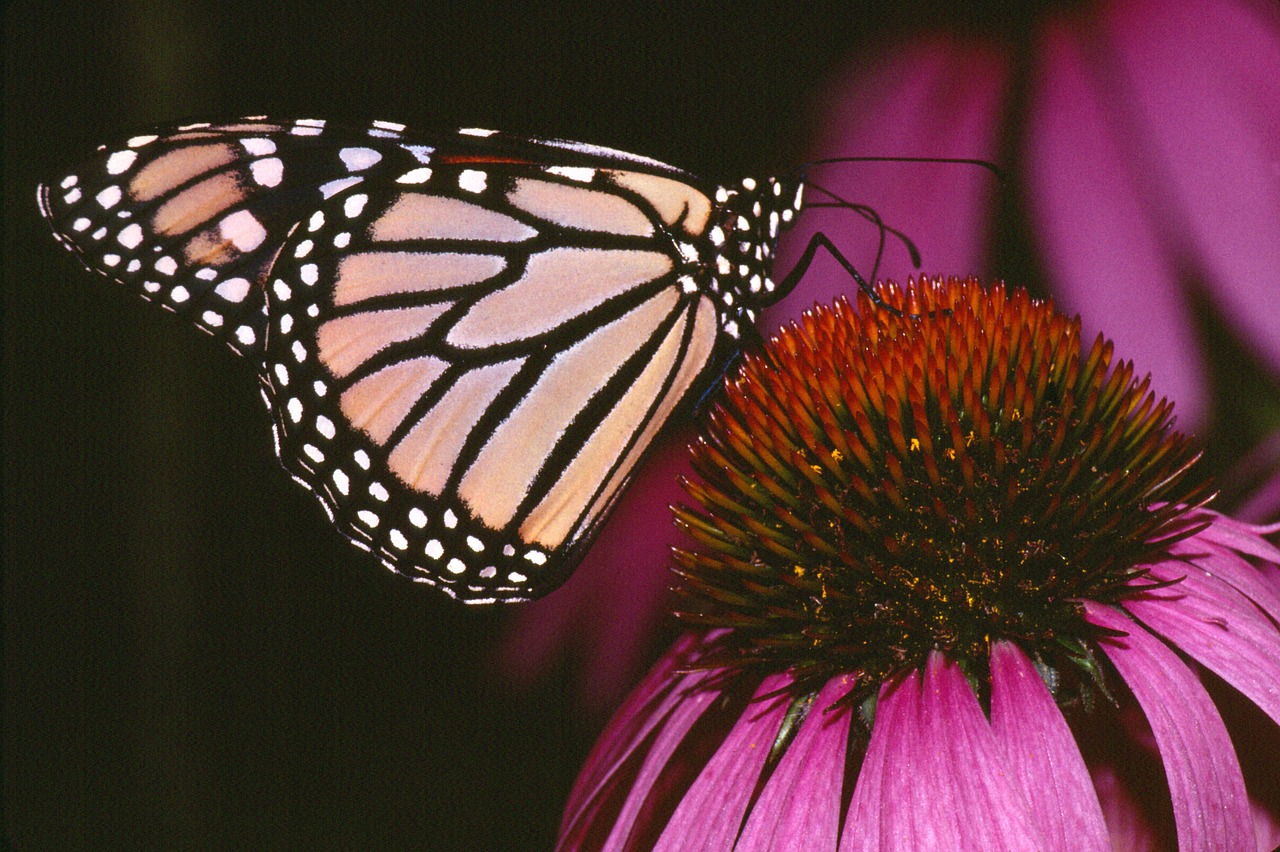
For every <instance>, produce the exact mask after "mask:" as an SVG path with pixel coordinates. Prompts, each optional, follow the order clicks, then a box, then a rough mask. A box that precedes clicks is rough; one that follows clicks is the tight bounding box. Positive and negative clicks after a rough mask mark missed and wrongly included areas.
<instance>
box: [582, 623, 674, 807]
mask: <svg viewBox="0 0 1280 852" xmlns="http://www.w3.org/2000/svg"><path fill="white" fill-rule="evenodd" d="M698 642H699V637H698V636H697V634H693V633H689V634H685V635H684V636H681V637H680V638H679V639H678V640H676V643H675V645H674V646H672V648H671V650H670V651H669V652H668V653H667V654H666V655H665V656H664V657H663V658H662V659H661V660H659V661H658V662H657V664H656V665H654V667H653V669H652V670H651V671H650V672H649V673H648V674H647V675H645V677H644V680H642V681H641V682H640V683H639V684H637V685H636V688H635V689H633V690H632V691H631V693H630V694H629V695H628V696H627V699H626V701H625V702H623V704H622V706H621V707H619V708H618V711H617V712H616V713H614V715H613V718H612V719H611V720H609V724H608V726H606V727H605V729H604V731H603V732H602V733H601V734H600V737H599V739H597V740H596V743H595V745H594V746H592V748H591V753H590V754H589V755H588V756H587V759H586V761H585V762H584V763H583V765H582V771H581V772H580V773H579V774H578V777H577V779H576V780H575V781H574V784H573V790H572V791H570V793H569V800H568V802H567V803H566V804H565V809H564V821H563V825H564V826H568V825H569V824H570V823H573V822H575V821H577V820H578V819H579V818H580V815H581V812H582V809H583V808H585V807H586V806H587V804H588V802H589V801H590V800H592V799H593V798H597V797H598V796H599V795H600V791H601V788H602V787H603V785H604V784H605V783H606V782H607V781H608V780H609V779H610V778H611V776H612V775H613V774H614V773H615V772H617V771H618V767H619V766H620V765H621V764H622V763H623V762H624V761H625V760H626V759H627V758H628V756H629V755H630V754H631V753H632V752H633V751H634V750H635V749H636V748H638V747H639V745H640V744H641V743H643V741H644V739H645V736H646V735H647V733H648V732H649V731H651V730H652V729H653V728H655V727H656V726H658V725H659V724H661V723H662V722H663V721H664V720H665V718H666V715H667V714H668V713H669V712H670V710H671V707H673V706H674V705H675V703H676V702H678V701H679V700H681V698H682V694H681V690H680V688H681V687H685V688H687V687H688V686H689V685H690V684H696V683H697V682H698V681H697V678H696V676H695V675H688V676H683V677H682V676H681V675H679V673H678V669H679V668H680V667H681V666H683V665H685V664H687V662H688V659H689V653H690V652H691V651H692V650H693V649H694V648H695V647H696V646H697V645H698ZM562 832H563V828H562Z"/></svg>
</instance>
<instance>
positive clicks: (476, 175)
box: [458, 169, 489, 192]
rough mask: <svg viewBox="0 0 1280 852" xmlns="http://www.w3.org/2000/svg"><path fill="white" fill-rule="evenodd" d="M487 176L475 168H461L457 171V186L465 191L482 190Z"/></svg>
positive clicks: (487, 179)
mask: <svg viewBox="0 0 1280 852" xmlns="http://www.w3.org/2000/svg"><path fill="white" fill-rule="evenodd" d="M488 181H489V176H488V175H486V174H485V173H484V172H482V171H479V170H477V169H463V170H462V171H461V172H459V173H458V186H460V187H461V188H463V189H465V190H467V192H484V188H485V185H486V184H487V183H488Z"/></svg>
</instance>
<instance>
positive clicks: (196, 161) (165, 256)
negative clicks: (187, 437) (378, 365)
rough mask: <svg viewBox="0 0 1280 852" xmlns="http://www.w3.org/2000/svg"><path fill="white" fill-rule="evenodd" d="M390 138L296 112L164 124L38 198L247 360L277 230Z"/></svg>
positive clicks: (366, 165)
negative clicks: (284, 117) (291, 116)
mask: <svg viewBox="0 0 1280 852" xmlns="http://www.w3.org/2000/svg"><path fill="white" fill-rule="evenodd" d="M397 136H398V133H397V131H396V130H395V126H393V125H375V126H373V127H370V128H368V129H367V130H350V129H337V130H331V129H328V128H326V127H325V126H324V122H321V121H307V120H303V121H293V122H276V121H270V120H268V119H242V120H239V121H236V122H232V123H227V124H194V125H187V126H185V127H181V128H176V129H175V128H170V129H169V130H168V131H167V132H163V133H148V134H140V135H136V136H133V137H131V138H130V139H128V140H126V141H125V142H123V143H121V144H119V145H115V146H110V147H103V148H102V149H100V150H99V154H98V156H97V157H96V158H94V159H93V160H91V161H90V162H88V163H86V164H85V165H84V166H83V167H82V168H81V169H79V170H78V171H77V172H76V173H75V174H72V175H68V176H66V177H64V178H63V179H61V180H60V181H57V182H54V183H51V184H47V185H44V186H41V187H40V204H41V208H42V210H43V211H44V214H45V216H46V217H47V218H48V220H49V222H50V224H51V225H52V226H53V229H54V232H55V233H56V234H57V235H58V237H59V239H61V240H62V242H63V243H64V244H65V245H66V246H67V247H68V248H70V249H71V250H72V251H73V252H74V253H75V254H76V255H77V256H78V257H79V258H80V259H81V260H82V261H83V262H84V264H85V265H86V266H88V267H89V268H90V269H92V270H94V271H97V272H100V273H102V274H104V275H107V276H109V277H111V278H115V279H117V280H119V281H122V282H124V283H125V284H126V285H127V286H128V287H130V288H131V289H133V290H134V291H136V292H137V293H138V294H139V295H141V296H142V297H144V298H146V299H148V300H150V301H154V302H157V303H159V304H160V305H162V306H164V307H166V308H168V309H170V310H172V311H174V312H176V313H178V314H179V315H182V316H184V317H186V318H187V319H189V320H190V321H191V322H192V323H193V324H194V325H196V326H197V327H198V328H201V329H203V330H205V331H207V332H209V333H211V334H213V335H214V336H216V337H219V338H221V339H222V340H224V341H225V342H226V343H227V344H228V345H229V346H230V347H231V348H232V349H233V350H235V351H236V352H238V353H240V354H243V355H246V356H249V357H251V358H255V359H256V358H258V357H260V356H261V350H262V343H263V326H264V324H265V321H266V320H265V316H264V314H263V308H264V298H263V292H262V287H263V283H264V282H265V280H266V277H267V273H268V271H269V269H270V267H271V263H272V262H273V261H274V259H275V256H276V252H277V251H279V249H280V244H281V243H282V242H283V240H284V238H285V236H286V235H287V234H288V232H289V230H290V229H291V228H292V227H293V226H294V224H295V223H297V222H298V220H299V219H301V218H302V217H303V216H304V215H305V214H306V213H307V212H308V211H309V210H310V209H312V208H314V207H315V206H316V205H318V204H319V203H320V202H321V201H322V200H323V198H324V195H325V193H327V192H333V191H336V190H337V189H338V188H339V187H341V186H343V185H346V184H348V183H351V182H358V181H361V180H363V179H364V177H365V176H367V175H368V174H369V173H371V172H373V171H374V170H375V168H376V166H377V164H378V162H379V161H380V160H381V159H382V157H383V154H384V153H385V152H386V151H387V150H393V149H397V147H398V146H396V145H395V144H394V142H393V140H395V139H396V138H397ZM379 149H382V150H379Z"/></svg>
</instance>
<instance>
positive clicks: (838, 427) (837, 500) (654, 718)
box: [560, 280, 1280, 852]
mask: <svg viewBox="0 0 1280 852" xmlns="http://www.w3.org/2000/svg"><path fill="white" fill-rule="evenodd" d="M909 293H910V297H909V298H910V301H900V302H898V303H897V304H898V306H899V308H902V307H904V306H905V305H907V304H910V305H912V306H916V307H915V310H916V312H918V314H920V315H922V316H923V318H921V316H910V315H905V313H906V312H905V311H904V312H903V314H900V315H891V314H890V313H889V312H886V311H876V310H874V309H873V308H872V306H871V303H870V301H869V300H867V299H865V298H864V299H862V306H861V310H860V311H855V310H853V309H852V308H850V307H849V306H848V305H847V304H843V305H841V304H837V306H836V307H835V308H834V309H825V308H823V309H818V310H815V312H813V313H811V314H810V315H808V316H806V317H804V318H803V321H802V323H801V324H800V325H799V326H797V327H792V328H789V329H787V330H786V331H784V332H783V336H782V339H781V340H780V341H779V342H777V344H776V345H773V346H771V349H770V353H769V355H768V356H767V357H763V358H759V359H753V360H751V361H749V362H748V363H747V364H746V365H744V367H743V368H742V369H741V371H739V372H738V373H737V374H736V375H735V378H734V380H733V382H732V385H731V389H730V390H729V392H728V393H727V394H726V395H725V398H724V399H723V400H722V401H721V403H720V404H719V405H718V406H717V408H716V410H715V412H714V414H713V415H712V417H711V418H710V419H709V425H708V427H707V430H706V433H705V435H704V436H703V438H702V439H701V441H700V442H699V444H698V445H697V450H696V451H695V454H694V465H693V466H694V469H695V471H696V472H697V474H698V475H699V477H700V479H699V480H698V481H696V482H693V483H691V484H690V486H689V493H690V495H691V497H692V498H693V499H694V500H695V501H696V503H697V504H698V508H697V509H682V510H681V511H680V512H679V513H678V515H679V517H680V519H681V522H682V524H683V525H684V526H685V528H686V529H688V530H689V531H690V532H691V534H693V535H694V537H695V538H696V539H697V541H698V543H699V546H698V550H696V551H688V552H683V553H680V554H678V555H677V561H678V564H679V566H680V571H681V575H682V577H683V578H684V582H683V585H682V591H681V596H680V601H681V603H680V611H681V614H682V617H683V618H684V619H685V620H686V621H687V622H688V623H691V624H694V625H699V630H698V631H696V632H692V633H688V634H686V635H685V636H683V637H682V638H681V639H679V640H678V641H677V642H676V643H675V645H674V646H673V648H672V649H671V651H670V652H669V653H668V654H667V655H666V656H665V657H664V658H662V659H661V660H660V661H659V663H658V664H657V666H656V667H655V668H654V669H653V671H652V672H651V673H650V675H649V676H648V677H647V678H646V679H645V680H644V681H643V682H642V683H641V685H640V686H639V687H637V689H636V690H635V691H634V692H633V693H632V694H631V696H630V697H629V698H628V699H627V700H626V702H625V703H624V704H623V706H622V708H621V709H620V710H619V711H618V713H617V714H616V715H615V716H614V718H613V720H612V721H611V722H610V724H609V725H608V727H607V728H606V730H605V731H604V733H603V734H602V735H601V737H600V739H599V741H598V742H597V745H596V747H595V749H594V750H593V752H592V754H591V755H590V756H589V758H588V760H587V762H586V765H585V766H584V768H583V770H582V772H581V774H580V775H579V777H578V780H577V782H576V784H575V786H574V789H573V791H572V793H571V795H570V799H569V802H568V805H567V807H566V810H565V815H564V819H563V821H562V825H561V837H560V846H561V848H563V849H610V850H612V849H651V848H652V849H681V850H690V849H702V850H720V849H725V850H727V849H735V850H755V849H761V850H763V849H770V850H774V849H789V850H822V849H828V850H837V849H839V850H867V851H868V852H889V851H890V850H900V852H916V850H924V849H946V850H961V852H963V850H975V852H978V850H983V852H985V850H990V849H1004V850H1029V851H1030V850H1045V849H1054V850H1068V849H1072V850H1077V849H1078V850H1097V852H1103V851H1104V850H1110V849H1113V848H1115V849H1125V850H1141V849H1163V848H1172V847H1173V845H1174V844H1175V843H1176V846H1177V848H1178V849H1181V850H1184V852H1187V850H1205V852H1208V850H1242V852H1243V851H1244V850H1258V852H1267V850H1271V849H1273V848H1274V847H1275V845H1276V843H1277V842H1280V823H1278V822H1277V820H1278V819H1280V784H1278V783H1277V781H1276V779H1275V765H1276V762H1277V761H1278V760H1280V628H1278V627H1277V624H1280V549H1277V548H1276V547H1274V546H1273V545H1271V544H1269V543H1268V542H1267V541H1266V540H1265V539H1264V538H1263V537H1262V534H1263V533H1265V532H1268V530H1266V529H1263V528H1259V527H1255V526H1251V525H1248V524H1245V523H1241V522H1238V521H1235V520H1232V519H1230V518H1227V517H1225V516H1223V515H1221V514H1219V513H1217V512H1213V511H1210V510H1207V509H1204V508H1196V505H1197V504H1198V503H1199V501H1200V500H1201V499H1202V495H1203V486H1202V485H1197V484H1196V482H1195V481H1194V480H1193V479H1192V478H1191V477H1190V476H1189V475H1188V474H1189V472H1190V470H1191V469H1192V467H1191V466H1192V464H1193V462H1194V461H1195V458H1196V455H1195V452H1194V450H1193V449H1192V448H1191V445H1190V444H1189V442H1188V441H1187V439H1186V438H1185V437H1184V436H1183V435H1181V434H1179V433H1177V432H1174V431H1173V430H1172V428H1171V423H1172V417H1171V409H1170V408H1169V407H1168V406H1167V405H1166V404H1165V403H1164V402H1163V401H1161V402H1157V401H1156V398H1155V397H1154V396H1153V395H1152V394H1151V392H1150V391H1149V389H1148V385H1147V384H1146V383H1145V382H1143V381H1140V380H1137V379H1135V378H1134V375H1133V372H1132V366H1131V365H1129V364H1127V363H1126V362H1117V363H1115V364H1112V363H1111V351H1112V350H1111V347H1110V344H1109V343H1105V342H1103V341H1101V340H1099V341H1098V342H1097V343H1095V344H1094V345H1093V346H1092V347H1091V348H1090V347H1082V346H1081V341H1080V337H1079V334H1080V327H1079V324H1078V322H1071V321H1069V320H1067V319H1066V318H1065V317H1063V316H1061V315H1057V314H1055V313H1054V311H1053V310H1052V306H1051V305H1048V304H1045V303H1039V302H1035V301H1033V300H1031V299H1029V298H1028V297H1027V295H1026V293H1025V292H1021V291H1013V292H1010V293H1006V292H1005V291H1004V290H1003V289H1000V288H993V289H991V290H984V289H982V288H980V287H979V285H978V284H977V282H976V281H974V280H969V281H966V282H959V281H955V280H952V281H948V282H945V283H944V282H940V281H934V282H930V283H929V284H927V285H925V284H920V285H913V286H912V287H910V288H909ZM881 295H882V297H883V298H885V299H886V300H889V299H891V298H892V297H893V296H892V291H891V290H890V289H889V288H885V289H883V290H881ZM1271 531H1274V530H1271Z"/></svg>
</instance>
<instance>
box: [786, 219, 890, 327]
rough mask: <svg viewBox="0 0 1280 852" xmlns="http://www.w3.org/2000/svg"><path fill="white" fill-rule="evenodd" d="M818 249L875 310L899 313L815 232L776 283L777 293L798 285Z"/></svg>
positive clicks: (828, 240) (832, 246)
mask: <svg viewBox="0 0 1280 852" xmlns="http://www.w3.org/2000/svg"><path fill="white" fill-rule="evenodd" d="M820 248H825V249H826V250H827V253H828V254H830V255H831V257H832V258H833V259H834V260H835V261H836V263H838V264H840V266H841V267H842V268H843V269H844V271H845V272H847V273H849V277H850V278H852V279H853V280H854V283H856V284H857V285H858V289H860V290H861V291H862V292H864V293H866V294H867V298H868V299H870V300H871V303H872V304H874V305H875V306H876V307H877V308H882V309H884V310H887V311H890V312H891V313H894V314H897V313H900V312H899V311H898V309H897V308H894V307H893V306H891V305H889V304H887V303H886V302H885V301H884V300H883V299H881V298H880V295H879V294H878V293H876V291H875V290H874V289H873V288H872V287H871V285H870V284H868V283H867V279H865V278H863V277H862V274H861V273H860V272H858V270H857V267H855V266H854V265H853V264H852V263H851V262H850V261H849V259H848V258H847V257H845V256H844V254H843V253H842V252H841V251H840V249H838V248H836V246H835V244H834V243H833V242H831V240H830V238H828V237H827V235H826V234H825V233H823V232H822V231H816V232H815V233H814V235H813V236H812V237H810V238H809V244H808V245H807V246H805V249H804V253H803V254H801V255H800V259H799V260H797V261H796V263H795V266H793V267H791V271H790V272H788V273H787V275H786V277H785V278H783V279H782V281H780V282H779V283H778V287H777V290H778V292H779V293H783V294H786V293H790V292H791V291H792V290H793V289H794V288H795V286H796V284H798V283H800V279H801V278H803V277H804V274H805V273H806V272H808V271H809V266H810V265H811V264H812V263H813V259H814V257H815V256H816V255H817V253H818V249H820Z"/></svg>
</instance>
